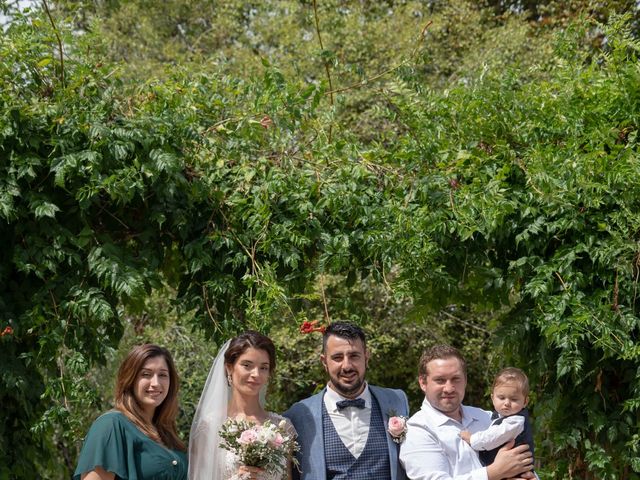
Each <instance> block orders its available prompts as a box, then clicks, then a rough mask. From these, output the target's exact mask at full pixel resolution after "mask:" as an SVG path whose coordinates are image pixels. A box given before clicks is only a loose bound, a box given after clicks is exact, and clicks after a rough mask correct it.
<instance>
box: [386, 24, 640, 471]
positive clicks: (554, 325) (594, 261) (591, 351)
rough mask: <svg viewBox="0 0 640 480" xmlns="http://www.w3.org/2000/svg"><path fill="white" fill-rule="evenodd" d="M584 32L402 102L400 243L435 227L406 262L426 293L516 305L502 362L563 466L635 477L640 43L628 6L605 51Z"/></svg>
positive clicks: (609, 32) (504, 328) (413, 283)
mask: <svg viewBox="0 0 640 480" xmlns="http://www.w3.org/2000/svg"><path fill="white" fill-rule="evenodd" d="M588 33H589V30H588V29H574V28H572V29H569V30H568V31H567V32H566V33H565V34H563V35H561V36H559V37H558V41H557V42H556V51H555V55H554V62H553V63H551V64H550V65H549V66H548V67H546V68H545V70H544V71H534V72H530V71H526V70H525V71H522V72H521V71H520V70H509V71H507V72H503V71H499V70H498V71H487V72H484V73H483V75H482V76H480V77H477V78H473V79H471V80H470V81H469V82H468V84H466V85H459V86H456V87H455V88H452V89H451V90H450V91H448V92H446V93H445V95H444V96H441V95H440V94H438V93H435V92H430V93H428V94H418V95H413V96H412V99H411V102H406V101H404V100H403V99H400V100H399V105H398V108H399V109H401V111H402V112H403V114H404V119H405V122H407V124H408V125H409V127H410V130H411V131H412V135H411V136H406V137H405V139H404V141H403V143H402V144H401V145H399V146H398V147H397V150H394V151H390V152H389V154H388V156H389V157H392V158H393V157H395V158H402V159H403V161H404V164H403V165H402V166H401V168H413V169H417V170H419V172H420V173H419V174H418V175H417V176H413V177H411V178H410V180H409V182H410V183H408V184H407V187H406V189H407V190H410V191H412V193H413V196H412V199H411V200H412V203H413V204H414V206H413V207H412V210H410V211H412V213H413V212H416V213H417V212H420V214H419V215H418V214H414V215H411V216H407V218H406V220H405V222H406V224H405V225H408V228H409V229H410V231H411V232H412V233H411V234H409V235H407V237H408V238H409V239H410V243H408V245H407V247H401V248H403V249H404V248H411V249H412V250H415V251H420V250H419V249H421V248H423V247H422V244H416V243H415V238H416V236H417V232H425V233H424V235H425V237H426V238H428V239H431V241H432V242H435V244H436V246H434V248H435V250H436V253H437V257H436V258H435V259H434V257H433V256H431V257H427V259H428V261H429V263H425V262H424V261H420V259H421V257H419V256H417V255H407V256H404V257H401V258H400V265H401V269H402V276H403V281H404V282H407V283H408V284H409V285H408V286H407V289H408V290H411V291H414V292H415V291H419V292H420V291H421V292H426V293H425V295H424V297H421V301H422V302H427V303H432V302H433V299H434V298H436V299H439V300H442V299H443V298H444V299H445V301H448V300H447V299H461V298H464V299H465V302H471V303H472V304H478V305H483V306H485V308H486V307H487V306H488V307H490V308H492V309H495V308H496V306H499V305H504V306H508V309H507V310H506V311H505V312H503V315H502V317H501V319H500V332H501V333H500V339H501V340H500V343H501V344H502V345H503V347H505V350H504V353H505V358H504V359H502V360H501V361H500V363H505V364H508V363H515V364H517V365H520V366H522V367H523V368H525V370H527V371H528V372H529V373H530V376H531V379H532V381H533V382H532V383H533V385H535V386H536V402H535V406H534V408H535V414H536V416H538V415H539V416H538V417H537V425H538V432H539V433H538V438H542V439H544V440H542V441H541V442H540V443H541V444H543V445H545V446H546V445H550V446H551V448H550V449H549V450H541V451H539V452H538V453H539V454H540V456H539V458H540V459H541V460H542V462H543V465H544V464H546V463H552V464H555V465H556V469H555V470H556V473H555V474H554V476H553V478H565V477H566V476H567V475H571V474H570V473H569V472H574V473H573V474H576V475H579V476H580V477H581V478H586V476H587V475H589V474H590V473H588V472H592V473H591V474H593V475H595V478H637V476H638V474H639V472H635V473H633V472H632V471H631V470H630V469H629V466H630V465H635V464H637V452H635V451H629V450H628V449H627V448H626V445H627V442H628V441H629V438H630V437H629V435H633V434H634V432H635V433H637V428H638V424H637V412H636V411H635V409H630V408H629V407H626V408H625V406H624V405H625V402H628V403H626V405H628V406H631V405H635V404H636V403H635V402H636V398H637V391H638V387H637V385H636V377H637V375H636V373H637V368H638V350H637V348H636V346H635V344H636V336H637V335H638V326H639V325H638V307H637V305H636V302H637V278H638V271H639V269H638V266H639V264H638V238H637V233H638V231H640V230H639V228H640V217H638V214H637V212H638V209H639V207H640V205H638V198H640V197H639V194H640V191H639V187H640V184H639V183H638V178H640V176H639V175H640V171H639V169H638V162H637V154H638V152H637V140H636V133H637V129H638V123H637V115H638V112H637V102H636V101H635V99H636V97H637V88H636V86H637V81H638V71H637V68H636V62H637V47H638V43H637V41H636V40H634V39H633V37H632V36H631V35H630V34H629V31H628V30H627V27H626V23H625V20H624V19H617V20H616V22H614V23H612V24H611V25H609V26H608V27H606V28H605V29H604V35H605V36H606V38H607V39H608V49H607V50H605V51H603V52H601V53H599V54H595V55H594V53H593V51H592V50H590V47H589V46H588V45H587V46H586V47H583V46H580V45H581V44H580V43H579V42H577V41H576V39H580V38H584V37H585V35H587V34H588ZM582 45H584V44H582ZM541 75H544V77H545V80H544V81H540V80H537V78H539V77H540V76H541ZM443 132H447V133H446V135H445V134H443ZM425 152H426V159H427V160H426V161H425ZM405 225H403V231H406V228H407V227H406V226H405ZM406 258H410V260H405V259H406ZM422 258H424V256H423V257H422ZM416 259H417V260H416ZM434 263H436V265H438V266H439V268H437V269H433V265H434ZM569 398H571V399H572V400H571V401H569V400H568V399H569ZM568 432H571V433H570V434H569V433H568ZM547 442H549V443H547ZM568 451H569V452H571V451H573V452H575V453H573V454H572V455H571V457H570V458H573V460H571V461H570V462H568V463H567V462H566V453H567V452H568ZM563 457H565V458H563ZM577 472H582V473H577Z"/></svg>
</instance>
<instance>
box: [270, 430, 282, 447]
mask: <svg viewBox="0 0 640 480" xmlns="http://www.w3.org/2000/svg"><path fill="white" fill-rule="evenodd" d="M271 443H273V445H274V446H276V447H281V446H282V444H283V443H284V438H282V435H280V434H279V433H276V438H274V439H273V442H271Z"/></svg>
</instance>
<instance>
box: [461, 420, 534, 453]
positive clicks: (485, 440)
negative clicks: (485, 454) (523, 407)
mask: <svg viewBox="0 0 640 480" xmlns="http://www.w3.org/2000/svg"><path fill="white" fill-rule="evenodd" d="M496 420H497V419H496ZM494 422H495V420H494ZM523 431H524V417H523V416H522V415H511V416H509V417H502V423H500V424H499V425H493V424H492V425H491V426H490V427H489V428H487V429H486V430H482V431H480V432H476V433H474V434H472V435H471V438H470V439H469V440H470V443H471V447H472V448H473V449H474V450H476V451H479V450H493V449H494V448H498V447H500V446H502V445H504V444H505V443H507V442H508V441H509V440H513V439H514V438H516V437H517V436H518V435H520V434H521V433H522V432H523Z"/></svg>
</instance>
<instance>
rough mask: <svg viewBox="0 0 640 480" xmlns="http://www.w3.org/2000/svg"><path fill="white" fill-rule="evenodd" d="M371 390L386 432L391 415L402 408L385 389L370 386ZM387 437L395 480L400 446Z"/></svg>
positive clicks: (390, 466)
mask: <svg viewBox="0 0 640 480" xmlns="http://www.w3.org/2000/svg"><path fill="white" fill-rule="evenodd" d="M369 390H371V394H372V395H373V396H374V397H375V398H376V400H377V401H378V405H379V406H380V412H381V413H382V422H383V424H384V429H385V432H386V430H387V425H388V424H389V413H390V412H393V411H395V412H400V410H401V408H398V407H399V406H398V405H395V404H394V403H393V401H394V400H395V398H394V397H392V396H391V395H389V393H388V392H387V391H385V390H384V389H383V388H380V387H375V386H373V385H369ZM386 437H387V449H388V450H389V469H390V470H391V480H395V479H396V472H397V471H398V444H397V443H395V442H394V441H393V439H392V438H391V435H389V433H388V432H386Z"/></svg>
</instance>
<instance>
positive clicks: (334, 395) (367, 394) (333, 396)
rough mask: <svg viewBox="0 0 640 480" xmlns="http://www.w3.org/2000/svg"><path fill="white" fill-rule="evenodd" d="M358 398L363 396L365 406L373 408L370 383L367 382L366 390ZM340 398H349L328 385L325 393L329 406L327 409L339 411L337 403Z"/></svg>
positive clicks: (325, 400) (325, 401) (326, 402)
mask: <svg viewBox="0 0 640 480" xmlns="http://www.w3.org/2000/svg"><path fill="white" fill-rule="evenodd" d="M356 398H362V399H363V400H364V408H371V391H370V390H369V385H368V384H367V383H366V382H365V384H364V390H363V391H362V393H361V394H360V395H358V396H357V397H356ZM340 400H348V399H347V398H346V397H343V396H342V395H340V394H339V393H338V392H336V391H335V390H333V389H332V388H331V387H330V386H328V385H327V391H326V392H325V394H324V404H325V406H326V407H327V411H329V412H337V411H338V406H337V405H336V404H337V403H338V402H339V401H340Z"/></svg>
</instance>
